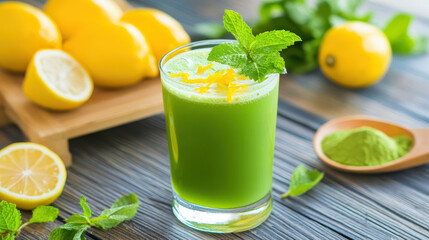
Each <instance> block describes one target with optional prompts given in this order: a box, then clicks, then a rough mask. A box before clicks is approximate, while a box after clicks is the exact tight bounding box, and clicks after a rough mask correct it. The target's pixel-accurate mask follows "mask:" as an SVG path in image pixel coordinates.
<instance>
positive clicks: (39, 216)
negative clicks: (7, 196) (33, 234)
mask: <svg viewBox="0 0 429 240" xmlns="http://www.w3.org/2000/svg"><path fill="white" fill-rule="evenodd" d="M57 217H58V209H57V208H55V207H51V206H40V207H37V208H36V209H34V210H33V215H32V217H31V218H30V220H29V221H28V222H26V223H24V224H22V220H21V212H20V211H19V210H18V209H17V208H16V205H15V204H13V203H8V202H6V201H1V203H0V239H4V240H12V239H15V237H16V236H17V235H18V234H19V233H20V232H21V230H22V229H23V228H24V227H25V226H27V225H28V224H31V223H44V222H53V221H55V219H57Z"/></svg>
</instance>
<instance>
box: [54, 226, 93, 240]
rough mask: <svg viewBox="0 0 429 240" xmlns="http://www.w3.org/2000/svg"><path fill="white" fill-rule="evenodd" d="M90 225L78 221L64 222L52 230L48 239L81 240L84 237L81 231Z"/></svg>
mask: <svg viewBox="0 0 429 240" xmlns="http://www.w3.org/2000/svg"><path fill="white" fill-rule="evenodd" d="M90 227H91V226H89V225H86V224H79V223H66V224H64V225H62V226H61V227H58V228H55V229H54V230H52V232H51V234H50V235H49V239H58V240H67V239H72V240H81V239H86V238H85V236H84V235H83V233H84V232H85V231H86V230H88V228H90Z"/></svg>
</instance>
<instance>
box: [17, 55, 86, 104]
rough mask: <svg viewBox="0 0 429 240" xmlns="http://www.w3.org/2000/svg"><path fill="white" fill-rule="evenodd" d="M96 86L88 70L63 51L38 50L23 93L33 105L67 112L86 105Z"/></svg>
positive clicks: (27, 74) (31, 64) (26, 77)
mask: <svg viewBox="0 0 429 240" xmlns="http://www.w3.org/2000/svg"><path fill="white" fill-rule="evenodd" d="M93 88H94V86H93V83H92V80H91V78H90V76H89V74H88V73H87V72H86V71H85V69H84V68H83V67H82V66H81V65H80V64H79V63H78V62H77V61H76V60H75V59H74V58H73V57H72V56H70V55H69V54H67V53H65V52H63V51H61V50H52V49H51V50H41V51H38V52H37V53H36V54H35V55H34V57H33V59H32V60H31V62H30V65H29V67H28V69H27V73H26V75H25V79H24V84H23V90H24V93H25V95H27V97H28V98H29V99H30V100H31V101H33V102H34V103H36V104H38V105H40V106H42V107H45V108H49V109H53V110H68V109H73V108H76V107H78V106H80V105H82V104H83V103H84V102H86V101H87V100H88V99H89V98H90V97H91V94H92V91H93Z"/></svg>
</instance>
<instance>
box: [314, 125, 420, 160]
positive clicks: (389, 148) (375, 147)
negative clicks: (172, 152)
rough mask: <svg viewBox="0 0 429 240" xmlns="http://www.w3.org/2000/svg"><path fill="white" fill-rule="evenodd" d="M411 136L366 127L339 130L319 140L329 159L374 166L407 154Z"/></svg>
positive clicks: (411, 141)
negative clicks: (388, 133)
mask: <svg viewBox="0 0 429 240" xmlns="http://www.w3.org/2000/svg"><path fill="white" fill-rule="evenodd" d="M412 143H413V140H412V139H411V138H410V137H408V136H398V137H389V136H387V135H386V134H385V133H383V132H381V131H379V130H377V129H374V128H370V127H361V128H357V129H352V130H340V131H336V132H334V133H331V134H329V135H327V136H326V137H325V138H324V139H323V140H322V150H323V152H324V153H325V155H326V156H327V157H329V158H330V159H331V160H333V161H335V162H338V163H341V164H344V165H350V166H377V165H382V164H385V163H387V162H390V161H393V160H395V159H398V158H401V157H402V156H404V155H405V154H407V153H408V152H409V151H410V150H411V147H412Z"/></svg>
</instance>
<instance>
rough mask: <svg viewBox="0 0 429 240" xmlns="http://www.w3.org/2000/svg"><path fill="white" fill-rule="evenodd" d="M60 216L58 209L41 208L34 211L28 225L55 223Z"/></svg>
mask: <svg viewBox="0 0 429 240" xmlns="http://www.w3.org/2000/svg"><path fill="white" fill-rule="evenodd" d="M58 214H59V211H58V208H55V207H51V206H40V207H38V208H36V209H34V210H33V216H32V217H31V218H30V220H28V223H29V224H30V223H44V222H53V221H55V219H57V217H58Z"/></svg>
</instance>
